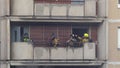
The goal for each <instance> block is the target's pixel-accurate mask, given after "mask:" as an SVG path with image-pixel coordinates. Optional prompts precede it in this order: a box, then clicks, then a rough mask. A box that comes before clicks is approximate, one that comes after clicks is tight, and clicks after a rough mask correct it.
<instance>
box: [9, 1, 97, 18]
mask: <svg viewBox="0 0 120 68" xmlns="http://www.w3.org/2000/svg"><path fill="white" fill-rule="evenodd" d="M28 1H29V3H28ZM96 2H97V1H96V0H65V1H62V0H58V1H57V0H56V1H53V2H52V1H50V2H49V0H45V1H44V0H43V2H42V0H20V1H17V0H12V6H11V7H12V8H11V15H26V16H28V15H34V16H40V17H46V16H47V17H54V16H55V17H56V16H57V17H74V16H75V17H96V16H97V15H96ZM21 4H22V5H21ZM23 7H24V8H23Z"/></svg>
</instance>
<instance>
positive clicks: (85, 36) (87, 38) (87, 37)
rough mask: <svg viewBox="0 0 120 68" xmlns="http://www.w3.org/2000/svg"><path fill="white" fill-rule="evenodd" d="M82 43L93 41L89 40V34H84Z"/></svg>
mask: <svg viewBox="0 0 120 68" xmlns="http://www.w3.org/2000/svg"><path fill="white" fill-rule="evenodd" d="M82 42H83V43H85V42H93V40H92V39H90V38H89V34H88V33H84V36H83V39H82Z"/></svg>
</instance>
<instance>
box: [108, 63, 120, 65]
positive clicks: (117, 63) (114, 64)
mask: <svg viewBox="0 0 120 68" xmlns="http://www.w3.org/2000/svg"><path fill="white" fill-rule="evenodd" d="M107 63H108V64H114V65H119V64H120V62H107Z"/></svg>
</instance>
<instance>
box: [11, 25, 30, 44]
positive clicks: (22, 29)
mask: <svg viewBox="0 0 120 68" xmlns="http://www.w3.org/2000/svg"><path fill="white" fill-rule="evenodd" d="M11 31H12V34H11V35H12V42H23V36H24V34H25V33H27V34H28V36H29V27H28V26H13V27H12V30H11Z"/></svg>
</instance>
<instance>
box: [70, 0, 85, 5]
mask: <svg viewBox="0 0 120 68" xmlns="http://www.w3.org/2000/svg"><path fill="white" fill-rule="evenodd" d="M84 2H85V1H84V0H71V4H84Z"/></svg>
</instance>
